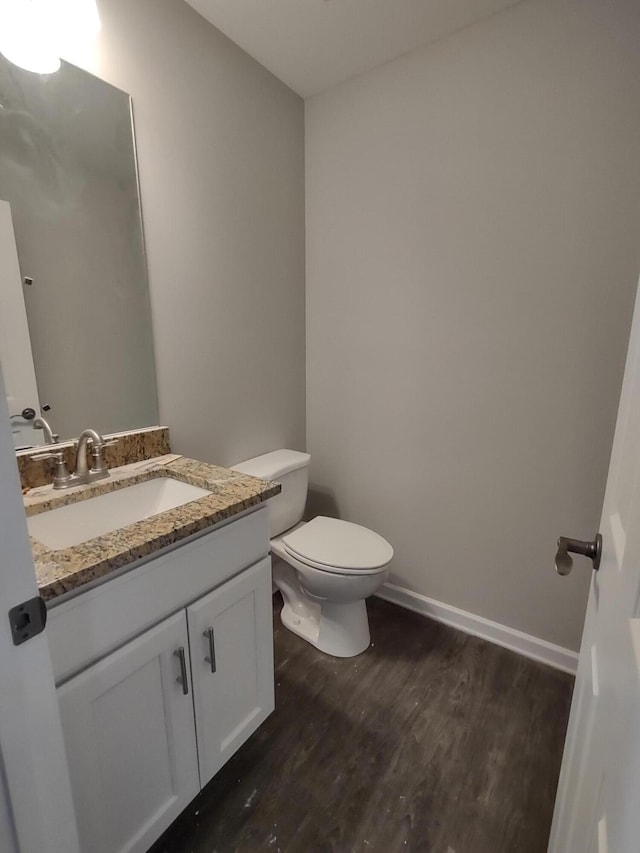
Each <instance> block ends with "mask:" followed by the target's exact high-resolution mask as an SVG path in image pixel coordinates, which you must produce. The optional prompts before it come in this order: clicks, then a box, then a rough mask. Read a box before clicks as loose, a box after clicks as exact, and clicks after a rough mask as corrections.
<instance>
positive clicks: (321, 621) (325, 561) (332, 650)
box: [233, 450, 393, 658]
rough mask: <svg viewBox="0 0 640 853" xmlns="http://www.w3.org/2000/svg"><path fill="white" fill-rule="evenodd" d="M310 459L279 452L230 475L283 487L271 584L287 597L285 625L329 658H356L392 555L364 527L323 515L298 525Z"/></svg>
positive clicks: (274, 506)
mask: <svg viewBox="0 0 640 853" xmlns="http://www.w3.org/2000/svg"><path fill="white" fill-rule="evenodd" d="M310 459H311V457H310V456H309V454H308V453H299V452H298V451H296V450H274V451H273V452H272V453H266V454H264V455H263V456H256V457H255V458H254V459H248V460H247V461H246V462H241V463H239V464H238V465H234V466H233V470H234V471H238V472H240V473H243V474H251V475H253V476H254V477H260V478H261V479H263V480H276V481H277V482H278V483H280V484H281V486H282V492H281V493H280V494H279V495H277V496H276V497H275V498H271V499H270V500H269V507H270V513H271V515H270V524H271V534H270V535H271V554H272V562H273V581H274V583H275V585H276V586H277V587H278V589H279V590H280V592H281V593H282V596H283V598H284V607H283V608H282V612H281V614H280V618H281V619H282V624H283V625H285V626H286V627H287V628H289V630H290V631H293V633H294V634H298V636H300V637H303V638H304V639H305V640H307V641H308V642H309V643H311V644H312V645H313V646H315V647H316V648H318V649H320V650H321V651H323V652H326V653H327V654H330V655H335V656H336V657H342V658H348V657H353V656H354V655H358V654H360V653H361V652H363V651H364V650H365V649H366V648H367V647H368V646H369V641H370V635H369V620H368V618H367V608H366V604H365V601H364V600H365V598H366V597H367V596H369V595H373V593H374V592H375V591H376V590H377V589H378V587H379V586H380V585H381V584H382V583H384V581H385V579H386V577H387V574H388V566H389V563H390V562H391V558H392V557H393V548H392V547H391V545H389V543H388V542H387V541H386V539H383V538H382V536H378V534H377V533H374V532H373V531H372V530H369V529H368V528H366V527H362V526H360V525H359V524H351V523H350V522H348V521H340V520H338V519H337V518H327V517H325V516H322V515H319V516H317V517H316V518H314V519H313V520H312V521H308V522H302V523H301V522H300V519H301V518H302V515H303V513H304V508H305V504H306V500H307V488H308V484H309V461H310Z"/></svg>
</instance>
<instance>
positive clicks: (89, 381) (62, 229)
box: [0, 56, 158, 444]
mask: <svg viewBox="0 0 640 853" xmlns="http://www.w3.org/2000/svg"><path fill="white" fill-rule="evenodd" d="M0 201H4V202H8V204H4V205H1V204H0V248H1V249H2V259H3V260H1V261H0V289H1V290H2V293H1V294H0V312H2V314H3V321H2V322H0V336H1V340H0V360H1V362H2V369H3V373H4V374H5V380H6V383H7V386H8V392H7V393H8V395H9V398H10V399H9V407H10V413H11V414H12V415H16V417H15V418H13V419H12V426H13V427H14V434H15V437H16V443H17V444H38V443H40V442H41V440H42V437H41V434H37V433H35V432H34V431H33V430H32V429H31V426H30V424H29V423H28V422H25V421H24V419H22V418H21V417H20V412H21V411H22V410H23V409H25V408H27V407H31V408H34V409H36V411H37V412H38V414H39V413H40V406H43V407H44V406H49V407H50V409H49V410H47V414H46V417H47V419H48V421H49V422H50V423H51V426H52V428H53V431H54V432H55V433H59V434H60V436H61V437H62V438H63V439H64V438H70V437H73V436H75V435H78V434H79V433H80V432H81V431H82V430H83V429H85V428H86V427H93V428H95V429H97V430H98V431H100V432H102V433H111V432H118V431H122V430H127V429H135V428H138V427H145V426H151V425H153V424H156V423H157V422H158V411H157V399H156V383H155V368H154V360H153V343H152V332H151V314H150V307H149V293H148V286H147V272H146V263H145V255H144V243H143V235H142V222H141V212H140V202H139V195H138V179H137V170H136V158H135V146H134V138H133V125H132V116H131V100H130V98H129V96H128V95H127V94H126V93H125V92H122V91H120V90H119V89H116V88H114V87H113V86H110V85H109V84H107V83H105V82H103V81H102V80H99V79H98V78H96V77H94V76H92V75H91V74H88V73H87V72H85V71H82V70H80V69H78V68H76V67H74V66H72V65H69V64H68V63H65V62H63V63H62V67H61V68H60V70H59V71H58V72H56V73H55V74H50V75H38V74H33V73H31V72H28V71H23V70H21V69H19V68H17V67H16V66H14V65H12V64H11V63H9V62H8V61H7V60H5V59H4V58H3V57H2V56H0ZM13 232H15V242H13V244H12V241H13ZM12 252H13V256H14V258H16V262H15V264H12V260H11V255H12ZM16 252H17V256H16ZM18 265H19V266H18ZM25 309H26V318H25V316H24V312H25ZM8 312H10V313H8ZM13 312H15V315H14V313H13ZM21 312H22V316H21ZM29 339H30V340H29ZM31 356H32V364H33V367H32V368H31V369H30V368H29V366H28V364H27V362H29V360H30V358H31ZM33 368H35V374H33ZM30 371H31V372H30ZM29 375H32V376H34V381H35V383H37V388H36V387H35V384H33V383H32V384H29V383H28V382H27V383H26V384H25V382H24V376H29ZM35 395H37V396H38V399H33V398H34V396H35Z"/></svg>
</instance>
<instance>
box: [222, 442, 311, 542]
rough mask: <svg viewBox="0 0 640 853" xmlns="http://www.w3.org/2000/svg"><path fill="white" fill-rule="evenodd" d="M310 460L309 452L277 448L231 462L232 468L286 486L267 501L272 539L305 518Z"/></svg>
mask: <svg viewBox="0 0 640 853" xmlns="http://www.w3.org/2000/svg"><path fill="white" fill-rule="evenodd" d="M310 460H311V457H310V456H309V454H308V453H300V452H299V451H298V450H273V451H272V452H271V453H265V454H263V455H262V456H254V458H253V459H247V461H246V462H239V463H238V464H237V465H232V466H231V470H232V471H238V472H239V473H240V474H250V475H251V476H252V477H260V479H261V480H275V481H276V482H278V483H280V485H281V486H282V491H281V492H280V494H279V495H276V496H275V497H274V498H269V500H268V501H267V503H268V504H269V512H270V520H269V523H270V526H271V533H270V536H271V538H272V539H273V537H274V536H278V535H279V534H280V533H284V531H285V530H289V528H290V527H295V525H296V524H297V523H298V522H299V521H300V520H301V518H302V515H303V513H304V507H305V504H306V502H307V488H308V486H309V462H310Z"/></svg>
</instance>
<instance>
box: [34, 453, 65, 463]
mask: <svg viewBox="0 0 640 853" xmlns="http://www.w3.org/2000/svg"><path fill="white" fill-rule="evenodd" d="M62 456H63V453H62V450H58V451H53V450H41V451H40V452H38V453H31V454H29V459H33V461H34V462H38V461H39V460H41V459H55V460H56V461H57V460H58V459H60V457H62Z"/></svg>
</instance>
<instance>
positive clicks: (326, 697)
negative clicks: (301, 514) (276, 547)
mask: <svg viewBox="0 0 640 853" xmlns="http://www.w3.org/2000/svg"><path fill="white" fill-rule="evenodd" d="M276 603H277V611H278V612H279V607H280V605H281V601H280V598H279V595H278V596H275V598H274V604H276ZM368 608H369V617H370V622H371V635H372V646H371V647H370V648H369V650H368V651H367V652H365V654H363V655H360V656H359V657H357V658H351V659H350V660H339V659H336V658H331V657H328V656H326V655H323V654H321V653H320V652H317V651H316V650H315V649H314V648H313V647H312V646H310V645H309V644H307V643H305V642H304V641H303V640H301V639H299V638H298V637H296V636H294V635H293V634H291V633H290V632H289V631H287V630H286V629H285V628H284V627H283V626H282V625H281V624H280V619H279V615H278V612H275V613H274V623H275V632H274V633H275V650H276V711H275V712H274V713H273V714H272V715H271V717H270V718H269V719H268V720H267V721H266V723H264V725H263V726H262V727H261V728H260V729H259V730H258V731H257V732H256V733H255V734H254V735H253V737H252V738H250V740H249V741H248V742H247V743H246V744H245V745H244V746H243V747H242V749H241V750H240V751H239V752H238V753H237V754H236V755H235V756H234V757H233V758H232V759H231V761H230V762H229V763H228V764H227V765H226V766H225V767H224V768H223V769H222V770H221V771H220V773H219V774H218V775H217V776H216V777H215V778H214V779H213V780H212V782H211V783H210V784H209V785H208V786H207V788H206V789H205V790H204V792H203V793H202V794H200V795H199V796H198V797H197V799H196V800H194V802H193V803H192V804H191V806H190V807H189V808H188V809H187V810H186V811H185V812H184V813H183V814H182V816H181V817H180V818H179V819H178V820H177V821H176V823H174V824H173V826H172V827H171V828H170V829H169V830H168V831H167V832H166V833H165V834H164V836H163V837H162V838H161V839H160V840H159V841H158V842H157V843H156V845H154V847H153V848H152V850H153V853H236V851H237V853H253V851H266V853H270V851H273V853H405V851H408V852H409V851H410V853H545V851H546V849H547V839H548V835H549V828H550V824H551V815H552V811H553V801H554V797H555V790H556V785H557V779H558V773H559V769H560V760H561V757H562V746H563V741H564V735H565V731H566V726H567V720H568V714H569V705H570V701H571V691H572V688H573V679H572V678H571V677H570V676H568V675H564V674H563V673H560V672H556V671H554V670H552V669H549V668H548V667H546V666H544V665H542V664H538V663H535V662H533V661H529V660H527V659H525V658H522V657H520V656H518V655H516V654H514V653H512V652H509V651H507V650H505V649H501V648H499V647H497V646H494V645H491V644H489V643H486V642H484V641H483V640H479V639H477V638H475V637H470V636H467V635H465V634H462V633H460V632H458V631H455V630H453V629H452V628H449V627H447V626H445V625H441V624H439V623H437V622H433V621H431V620H429V619H426V618H424V617H422V616H419V615H417V614H414V613H411V612H409V611H406V610H403V609H401V608H398V607H396V606H394V605H392V604H389V603H387V602H384V601H381V600H378V599H370V600H369V601H368Z"/></svg>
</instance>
